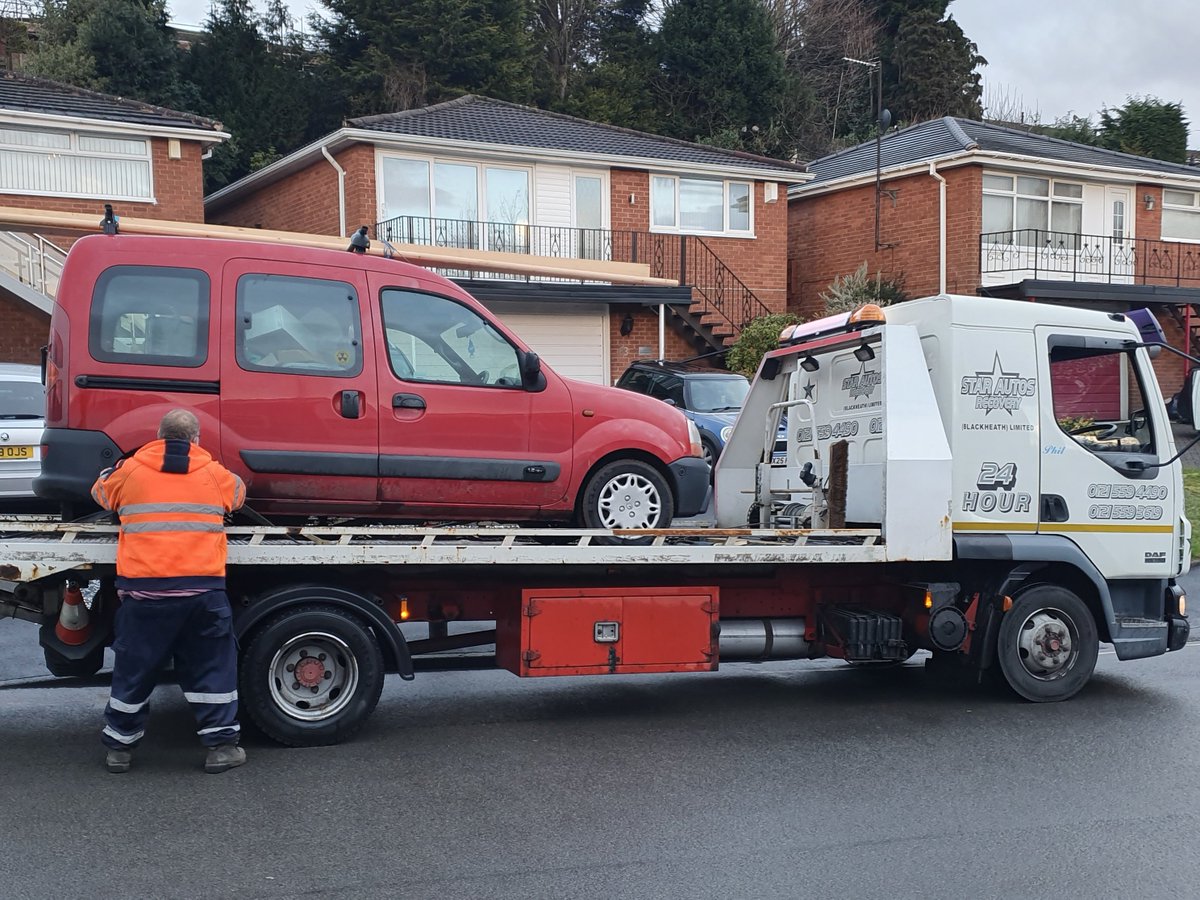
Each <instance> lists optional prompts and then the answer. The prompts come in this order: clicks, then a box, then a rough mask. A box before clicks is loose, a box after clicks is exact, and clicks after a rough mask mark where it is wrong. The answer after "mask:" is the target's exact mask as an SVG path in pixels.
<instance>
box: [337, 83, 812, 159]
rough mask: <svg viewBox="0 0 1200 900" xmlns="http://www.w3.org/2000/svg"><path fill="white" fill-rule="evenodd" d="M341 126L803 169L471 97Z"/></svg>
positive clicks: (468, 140) (611, 153)
mask: <svg viewBox="0 0 1200 900" xmlns="http://www.w3.org/2000/svg"><path fill="white" fill-rule="evenodd" d="M346 124H347V125H348V126H350V127H352V128H362V129H366V130H369V131H380V132H386V133H389V134H398V135H419V136H421V137H430V138H438V139H440V140H445V141H454V142H457V143H466V144H471V143H481V144H503V145H506V146H512V147H527V148H530V149H539V150H562V151H568V152H576V153H586V154H589V155H591V156H598V157H627V158H632V159H649V160H663V161H664V162H677V163H678V162H684V163H699V164H703V165H713V166H729V165H736V166H738V167H740V168H743V169H761V170H763V171H774V172H778V171H781V170H783V171H792V172H797V173H800V172H803V171H804V166H802V165H798V164H796V163H790V162H785V161H784V160H780V159H771V158H769V157H765V156H756V155H754V154H752V153H743V152H740V151H737V150H723V149H721V148H719V147H709V146H706V145H704V144H692V143H689V142H687V141H680V140H676V139H675V138H667V137H660V136H659V135H654V134H646V133H645V132H641V131H632V130H630V129H628V128H619V127H617V126H615V125H602V124H600V123H599V122H589V121H587V120H586V119H577V118H575V117H574V116H567V115H563V114H561V113H553V112H547V111H545V110H541V109H533V108H532V107H528V106H521V105H519V104H516V103H507V102H505V101H502V100H492V99H491V98H488V97H479V96H475V95H473V94H468V95H467V96H465V97H459V98H457V99H455V100H449V101H447V102H445V103H438V104H435V105H433V106H426V107H424V108H422V109H410V110H405V111H404V112H396V113H385V114H384V115H379V116H366V117H364V118H360V119H350V120H349V121H348V122H347V123H346Z"/></svg>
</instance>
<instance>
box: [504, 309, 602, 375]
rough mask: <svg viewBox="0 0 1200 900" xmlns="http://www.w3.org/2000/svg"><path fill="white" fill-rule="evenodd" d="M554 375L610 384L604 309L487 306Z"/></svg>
mask: <svg viewBox="0 0 1200 900" xmlns="http://www.w3.org/2000/svg"><path fill="white" fill-rule="evenodd" d="M488 306H489V308H490V309H491V310H492V312H494V313H495V314H496V316H497V317H498V318H499V319H500V321H501V322H503V323H504V324H505V325H507V326H508V327H509V328H511V329H512V330H513V331H515V332H516V333H517V334H518V335H520V337H521V340H523V341H524V342H525V343H526V344H528V345H529V347H530V349H531V350H533V351H534V352H535V353H537V355H538V356H540V357H541V358H542V359H543V360H545V361H546V362H547V363H548V364H549V365H550V368H552V369H553V370H554V371H555V372H557V373H558V374H560V375H565V376H566V377H568V378H578V379H579V380H580V381H590V382H592V383H593V384H612V381H611V378H610V373H609V365H608V307H606V306H586V305H578V306H566V305H559V304H555V305H554V306H549V305H546V306H518V305H517V304H513V303H494V304H489V305H488Z"/></svg>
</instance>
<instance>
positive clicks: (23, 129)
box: [0, 72, 229, 363]
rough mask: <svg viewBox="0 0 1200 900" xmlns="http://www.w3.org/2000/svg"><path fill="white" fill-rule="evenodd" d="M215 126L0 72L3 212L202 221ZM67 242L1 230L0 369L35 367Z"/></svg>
mask: <svg viewBox="0 0 1200 900" xmlns="http://www.w3.org/2000/svg"><path fill="white" fill-rule="evenodd" d="M228 137H229V135H228V134H226V133H224V132H223V131H221V126H220V124H219V123H217V122H213V121H210V120H208V119H203V118H200V117H199V116H193V115H189V114H188V113H181V112H175V111H173V110H169V109H162V108H160V107H156V106H150V105H148V104H145V103H139V102H136V101H133V100H125V99H122V98H120V97H113V96H109V95H107V94H99V93H95V92H93V91H86V90H83V89H81V88H76V87H71V86H68V85H64V84H58V83H56V82H52V81H46V80H44V79H40V78H33V77H30V76H27V75H22V74H19V73H15V72H4V73H2V74H0V206H13V207H22V208H36V209H38V210H43V211H48V210H54V211H61V212H72V213H94V214H95V215H96V221H97V223H99V221H100V217H101V216H102V215H103V214H104V204H105V203H112V204H113V206H114V207H115V208H116V211H117V213H118V214H119V215H128V216H142V217H146V218H152V219H173V220H181V221H191V222H203V221H204V188H203V181H202V174H201V167H202V160H203V157H204V155H205V154H206V153H207V152H208V151H209V150H210V149H211V148H212V146H213V145H214V144H217V143H220V142H221V141H224V140H226V139H227V138H228ZM70 243H71V238H69V237H66V236H62V235H55V234H53V233H50V232H46V233H43V234H26V233H17V232H0V361H4V362H26V363H36V362H37V361H38V359H39V356H40V348H41V347H42V345H43V344H45V343H46V335H47V331H48V328H49V322H50V309H51V307H52V303H53V296H54V293H55V291H56V289H57V287H58V274H59V272H61V270H62V263H63V259H64V257H65V251H66V249H67V248H68V247H69V246H70Z"/></svg>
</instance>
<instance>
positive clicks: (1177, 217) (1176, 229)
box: [1162, 191, 1200, 241]
mask: <svg viewBox="0 0 1200 900" xmlns="http://www.w3.org/2000/svg"><path fill="white" fill-rule="evenodd" d="M1198 201H1200V194H1198V193H1196V192H1195V191H1163V214H1162V236H1163V237H1164V238H1167V239H1168V240H1175V241H1200V202H1198Z"/></svg>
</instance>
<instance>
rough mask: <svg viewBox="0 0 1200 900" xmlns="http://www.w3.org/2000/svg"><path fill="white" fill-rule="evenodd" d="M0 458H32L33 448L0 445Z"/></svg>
mask: <svg viewBox="0 0 1200 900" xmlns="http://www.w3.org/2000/svg"><path fill="white" fill-rule="evenodd" d="M0 459H33V448H32V447H0Z"/></svg>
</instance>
